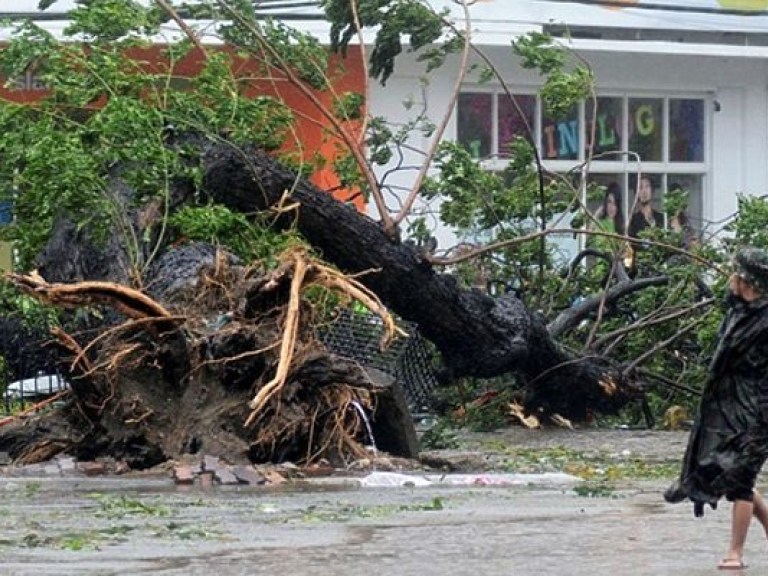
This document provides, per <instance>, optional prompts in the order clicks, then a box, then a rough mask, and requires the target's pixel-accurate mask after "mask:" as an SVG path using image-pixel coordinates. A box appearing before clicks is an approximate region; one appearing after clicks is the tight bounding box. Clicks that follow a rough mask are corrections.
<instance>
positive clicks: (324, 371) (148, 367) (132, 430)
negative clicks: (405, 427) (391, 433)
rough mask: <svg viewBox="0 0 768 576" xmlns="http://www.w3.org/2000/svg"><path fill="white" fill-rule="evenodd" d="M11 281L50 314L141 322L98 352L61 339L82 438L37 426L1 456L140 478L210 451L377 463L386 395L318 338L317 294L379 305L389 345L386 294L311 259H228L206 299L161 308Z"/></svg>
mask: <svg viewBox="0 0 768 576" xmlns="http://www.w3.org/2000/svg"><path fill="white" fill-rule="evenodd" d="M11 280H12V281H13V282H14V283H15V284H16V285H17V286H19V287H20V288H21V289H22V290H24V291H25V292H26V293H28V294H30V295H32V296H34V297H36V298H38V299H40V300H42V301H44V302H47V303H49V304H54V305H59V306H67V307H76V306H88V307H92V306H94V305H99V306H107V307H111V308H113V309H114V310H116V311H118V312H121V313H123V314H125V315H126V316H128V318H129V320H128V321H126V322H123V323H121V324H118V325H112V326H105V328H104V329H103V331H102V332H101V333H100V334H97V335H96V336H95V337H91V338H90V339H89V340H88V341H85V342H80V341H79V340H78V339H77V338H75V337H73V336H72V335H70V334H68V333H67V332H65V331H64V330H62V329H57V330H55V331H54V336H55V338H56V341H57V342H58V343H59V344H60V346H61V349H62V350H64V351H66V353H67V355H68V359H67V366H68V369H69V372H70V378H68V379H69V380H70V384H71V387H72V392H73V394H72V395H71V401H70V402H69V403H68V405H67V406H66V407H65V408H64V409H63V416H64V420H65V421H67V422H69V424H70V425H71V426H72V427H73V433H72V434H71V437H72V438H79V440H72V442H70V443H67V442H66V441H62V439H61V436H60V430H57V437H56V438H51V437H46V434H45V432H44V428H45V427H44V426H43V427H37V428H36V427H31V428H29V431H30V433H34V438H30V441H29V442H26V443H25V442H23V441H21V440H19V439H20V438H23V436H24V434H23V431H22V430H21V429H18V428H17V429H15V430H14V432H13V433H12V434H10V435H8V438H9V440H8V442H9V443H10V445H8V444H6V445H4V434H5V433H4V432H3V433H0V450H3V447H4V446H5V447H6V448H8V450H9V451H11V452H12V456H13V457H14V458H15V459H17V460H20V459H24V461H27V462H30V461H39V460H41V459H46V458H47V457H51V456H53V455H54V454H55V453H58V452H61V451H67V452H70V453H72V454H76V455H79V456H81V457H89V458H93V457H97V456H100V455H110V456H113V457H115V458H123V459H126V460H127V461H129V463H130V465H131V466H133V467H139V468H140V467H145V466H151V465H154V464H156V463H158V462H159V461H162V460H164V459H167V458H176V457H179V456H180V455H181V454H184V453H187V452H198V451H206V452H208V453H214V454H217V455H219V456H222V457H224V458H228V459H230V460H233V461H234V460H245V459H249V460H251V461H254V462H265V461H272V462H277V461H283V460H293V461H295V462H298V463H304V462H306V463H310V462H313V461H316V460H318V459H321V458H322V459H326V460H329V461H332V462H335V463H336V464H344V463H347V462H349V461H351V460H353V459H356V458H360V457H363V456H365V455H366V451H365V449H364V448H363V446H362V444H361V443H362V442H363V441H367V440H368V438H367V436H368V434H367V432H366V429H367V427H366V423H365V422H363V418H364V417H365V414H366V413H367V414H371V413H372V411H373V410H374V408H375V397H376V394H377V393H379V388H377V384H376V383H374V382H372V381H371V379H370V376H368V374H367V373H366V372H364V371H363V370H362V369H361V368H360V367H359V366H358V365H357V364H356V363H354V362H351V361H345V360H343V359H340V358H336V357H334V356H333V355H331V354H330V353H329V352H328V351H327V350H326V349H325V348H324V347H323V346H322V345H321V344H320V343H319V342H317V341H316V340H315V339H314V330H313V326H312V323H313V322H315V321H316V318H315V316H316V312H314V309H313V305H312V304H311V302H310V300H308V299H307V296H306V294H307V291H308V290H310V289H312V290H313V291H314V293H317V292H318V291H317V287H321V288H322V289H324V290H328V291H330V292H332V293H333V294H334V295H335V296H334V297H335V300H336V301H339V300H341V301H348V302H349V301H351V300H356V301H358V302H360V303H362V304H363V305H364V306H366V307H368V308H370V309H371V310H372V311H373V312H375V313H376V314H378V315H379V317H380V318H381V320H382V325H383V333H382V342H381V344H382V346H383V345H385V344H386V343H387V342H389V341H390V340H391V339H392V338H394V337H395V336H396V335H397V334H402V333H403V332H402V331H400V330H399V329H398V328H397V327H396V326H395V323H394V321H393V319H392V317H391V315H390V314H389V313H388V312H387V310H386V309H385V308H384V306H383V305H382V304H381V302H380V301H379V300H378V299H377V298H376V296H375V295H374V294H372V293H371V292H370V291H369V290H368V289H366V288H365V287H364V286H362V285H361V284H360V283H359V282H357V281H356V280H354V279H351V278H346V277H345V276H344V275H342V274H341V273H339V272H337V271H335V270H332V269H330V268H328V267H327V266H325V265H323V264H322V263H320V262H318V261H317V260H315V259H314V258H312V257H311V256H310V255H309V254H308V253H307V252H306V250H305V249H303V248H294V249H292V250H289V251H288V252H286V253H285V254H284V255H283V257H282V258H281V261H280V263H279V265H278V266H277V268H276V269H275V270H273V271H272V272H270V273H265V272H264V271H263V270H260V269H259V268H248V267H243V266H239V265H233V264H232V261H231V259H230V258H227V257H224V256H221V255H217V256H216V258H215V259H213V260H211V261H210V265H209V266H204V267H203V268H201V269H200V271H199V274H198V276H197V277H196V278H194V279H190V282H194V289H192V288H190V289H187V288H184V287H183V286H181V287H180V286H178V285H176V284H174V285H173V291H172V293H173V294H174V295H175V299H172V300H169V301H163V303H162V304H161V303H159V302H157V301H156V300H154V299H153V298H152V297H150V296H148V295H146V294H144V293H142V292H139V291H137V290H134V289H132V288H127V287H124V286H120V285H117V284H111V283H105V282H83V283H75V284H71V285H64V284H48V283H46V282H45V280H43V279H42V278H40V277H39V276H36V275H26V276H25V275H13V276H11ZM177 284H178V283H177ZM169 293H170V292H169ZM10 428H15V426H14V425H10V426H6V427H4V430H8V429H10ZM22 446H23V447H22Z"/></svg>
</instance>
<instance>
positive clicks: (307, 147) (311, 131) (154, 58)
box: [0, 45, 365, 211]
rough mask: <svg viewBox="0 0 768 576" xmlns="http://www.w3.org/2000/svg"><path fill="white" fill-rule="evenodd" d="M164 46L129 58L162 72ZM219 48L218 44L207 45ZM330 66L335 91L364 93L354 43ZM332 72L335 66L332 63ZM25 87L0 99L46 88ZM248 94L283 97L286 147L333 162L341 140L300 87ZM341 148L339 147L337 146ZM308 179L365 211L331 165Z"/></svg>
mask: <svg viewBox="0 0 768 576" xmlns="http://www.w3.org/2000/svg"><path fill="white" fill-rule="evenodd" d="M164 48H165V47H164V46H161V45H156V46H153V47H151V48H148V49H134V50H132V51H131V56H132V57H134V58H135V59H136V60H138V61H140V62H143V63H144V65H145V66H146V67H147V69H149V70H155V71H158V72H159V71H166V70H167V68H168V63H167V59H166V58H165V57H164V56H163V54H162V52H163V50H164ZM211 49H214V50H215V49H219V48H211ZM202 58H203V55H202V54H201V52H200V51H199V50H193V51H192V52H191V53H190V54H189V55H188V56H187V57H186V58H184V59H183V60H181V61H179V62H177V63H176V65H175V66H174V70H173V74H174V75H175V76H180V77H188V76H194V75H195V74H196V73H197V72H199V70H200V67H201V63H202ZM332 64H340V65H341V69H342V70H343V73H341V74H334V77H335V78H336V79H335V81H334V90H335V91H336V92H337V93H338V94H343V93H345V92H358V93H364V90H365V73H364V67H363V65H362V61H361V52H360V49H359V48H358V47H355V46H351V47H349V49H348V51H347V54H346V57H344V58H342V57H340V56H339V57H336V58H335V59H334V60H333V62H332ZM330 68H331V69H332V70H336V69H337V67H336V66H334V65H332V66H331V67H330ZM233 71H234V73H235V75H236V76H246V77H247V76H251V77H257V76H259V75H263V71H259V66H258V63H257V62H256V61H255V60H252V59H243V58H240V57H235V56H233ZM25 80H26V87H24V88H13V89H7V88H5V87H2V86H0V98H3V99H6V100H11V101H14V102H29V103H31V102H35V101H37V100H39V99H40V98H42V97H43V96H44V95H45V94H46V92H45V90H42V89H35V87H34V86H33V84H34V74H33V72H30V73H28V75H27V77H26V79H25ZM246 94H248V95H271V96H276V97H278V98H280V99H281V100H283V101H284V102H285V103H286V104H287V105H288V106H289V107H290V108H291V109H292V110H294V111H295V112H296V117H297V122H296V124H295V134H296V135H295V139H291V137H290V136H289V141H288V142H286V145H285V147H284V148H285V150H286V151H292V152H296V153H299V155H300V158H301V159H302V160H306V161H311V160H312V158H313V157H314V156H315V155H316V154H317V153H320V154H321V155H322V156H323V157H324V158H326V159H327V160H328V161H329V163H330V162H332V161H333V159H334V158H335V156H336V154H337V150H336V147H337V144H339V143H340V140H338V139H337V138H333V137H331V136H329V131H331V130H332V124H331V122H330V121H329V120H327V119H326V118H325V117H324V116H323V114H322V113H321V112H320V110H319V109H318V107H317V106H315V105H314V104H313V103H312V101H311V99H310V98H308V97H307V96H305V95H304V94H303V93H302V92H301V91H300V90H298V89H297V88H295V87H294V86H293V85H291V84H290V83H289V82H288V81H287V80H285V79H280V80H267V79H262V80H254V81H252V82H251V84H250V86H249V88H248V89H247V90H246ZM315 95H316V96H317V97H318V98H319V100H320V101H321V102H322V103H323V104H324V105H325V106H327V107H329V108H330V106H331V102H332V95H331V94H328V93H315ZM346 129H347V130H349V131H350V133H351V134H352V136H353V137H354V138H358V136H359V126H346ZM342 148H343V147H342ZM311 180H312V182H313V183H314V184H315V185H317V186H318V187H320V188H322V189H324V190H333V195H334V196H335V197H336V198H338V199H339V200H342V201H348V200H350V199H351V200H352V201H353V202H354V204H355V206H356V207H357V208H358V209H359V210H361V211H364V210H365V200H364V198H363V196H362V195H361V194H357V193H356V191H354V190H348V189H340V190H336V188H338V187H339V179H338V178H337V177H336V175H335V174H334V173H333V171H332V169H331V168H330V167H329V168H322V169H320V170H318V171H317V172H316V173H315V174H313V175H312V177H311Z"/></svg>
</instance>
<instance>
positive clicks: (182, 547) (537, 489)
mask: <svg viewBox="0 0 768 576" xmlns="http://www.w3.org/2000/svg"><path fill="white" fill-rule="evenodd" d="M625 438H628V437H625ZM671 439H672V437H665V438H662V440H661V442H663V444H664V445H661V444H659V442H657V443H656V444H654V446H655V449H656V450H657V451H659V450H661V451H665V450H666V451H669V453H671V454H674V453H676V452H677V448H670V447H669V445H668V444H669V441H670V440H671ZM578 440H579V441H583V440H584V438H583V437H580V438H579V439H578ZM674 441H675V442H677V443H678V444H679V441H680V437H674ZM620 445H626V443H625V442H624V441H623V439H621V438H620ZM414 474H415V475H417V476H418V475H419V474H420V473H418V472H415V473H414ZM486 478H493V476H487V477H486ZM530 478H531V480H532V482H525V481H523V482H522V483H517V484H514V485H483V486H479V485H458V486H449V485H445V484H432V485H429V486H423V487H386V488H382V487H374V488H366V487H361V486H360V485H359V483H358V482H357V481H355V480H354V479H343V478H333V479H323V480H315V481H311V482H307V481H302V482H290V483H288V484H287V485H284V486H280V487H275V488H265V487H258V486H257V487H224V486H217V487H211V488H202V487H200V486H197V485H196V486H191V487H189V486H175V485H174V484H173V483H172V482H170V481H169V479H168V478H151V477H147V478H124V477H105V478H85V477H70V478H58V477H40V478H36V477H6V478H0V574H2V575H6V574H8V575H33V574H34V575H48V574H56V575H61V574H64V575H69V574H77V575H79V574H83V575H97V574H98V575H112V574H165V575H188V574H192V575H196V574H201V575H202V574H206V575H208V574H214V575H215V576H228V575H236V574H274V575H280V576H298V575H302V576H303V575H309V574H328V575H333V576H346V575H350V576H353V575H354V576H359V575H363V576H366V575H370V576H379V575H392V576H410V575H414V576H417V575H418V576H438V575H441V576H442V575H451V576H464V575H466V576H481V575H482V576H495V575H504V576H507V575H529V574H530V575H536V576H539V575H545V576H547V575H563V576H587V575H590V576H592V575H611V576H613V575H636V576H646V575H648V576H650V575H672V574H674V575H691V576H697V575H710V574H712V575H713V574H723V572H719V571H718V570H716V568H715V565H716V563H717V560H718V559H719V557H720V555H721V553H722V552H723V551H724V550H725V546H726V544H727V539H728V530H729V506H728V505H727V503H723V505H722V506H721V507H720V508H719V509H718V510H716V511H711V510H707V513H706V515H705V516H704V518H701V519H696V518H694V517H693V515H692V511H691V508H690V506H688V505H686V504H680V505H676V506H671V505H667V504H666V503H664V502H663V500H662V498H661V492H662V491H663V490H664V488H665V487H666V486H667V484H668V481H667V480H650V481H634V482H626V483H624V484H623V485H622V486H620V487H617V488H616V489H612V490H608V491H605V492H604V493H590V494H585V493H584V491H583V490H580V489H579V486H580V485H581V483H580V482H578V481H574V480H572V479H567V478H566V479H559V480H557V481H555V482H550V483H541V482H540V481H539V480H540V478H539V477H535V476H531V477H530ZM746 560H747V562H748V564H749V567H748V569H746V570H744V571H731V572H728V573H730V574H739V573H743V574H755V575H757V574H767V573H768V545H766V540H765V537H764V535H763V534H762V533H761V530H760V529H759V526H757V525H754V526H753V530H752V531H751V533H750V535H749V540H748V544H747V555H746Z"/></svg>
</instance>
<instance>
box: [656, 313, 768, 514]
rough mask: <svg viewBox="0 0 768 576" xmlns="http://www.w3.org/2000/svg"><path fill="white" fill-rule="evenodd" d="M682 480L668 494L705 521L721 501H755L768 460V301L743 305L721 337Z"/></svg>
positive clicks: (728, 319) (725, 322)
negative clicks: (758, 480) (708, 511)
mask: <svg viewBox="0 0 768 576" xmlns="http://www.w3.org/2000/svg"><path fill="white" fill-rule="evenodd" d="M718 339H719V343H718V346H717V350H716V351H715V354H714V356H713V358H712V362H711V364H710V375H709V378H708V380H707V382H706V384H705V386H704V391H703V393H702V398H701V403H700V406H699V414H698V418H697V419H696V422H695V424H694V427H693V429H692V430H691V435H690V437H689V439H688V447H687V449H686V453H685V459H684V461H683V467H682V471H681V474H680V479H679V480H678V481H677V482H676V483H675V484H673V485H672V486H671V487H670V489H669V490H667V492H666V493H665V498H666V499H667V500H668V501H670V502H681V501H682V500H685V499H686V498H688V499H690V500H691V501H692V502H693V503H694V513H695V514H696V515H697V516H701V515H702V514H703V512H704V505H705V504H709V505H711V506H712V507H713V508H714V507H716V505H717V502H718V500H719V499H720V498H722V497H723V496H725V497H726V498H728V499H729V500H751V499H752V491H753V488H754V485H755V480H756V478H757V475H758V473H759V472H760V469H761V468H762V466H763V463H764V462H765V460H766V458H767V457H768V298H761V299H759V300H756V301H754V302H751V303H747V302H744V301H741V300H739V301H737V302H735V303H734V304H733V306H732V307H731V308H730V309H729V311H728V313H727V315H726V317H725V319H724V320H723V324H722V326H721V327H720V332H719V335H718Z"/></svg>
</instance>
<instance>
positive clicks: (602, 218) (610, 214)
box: [595, 182, 624, 235]
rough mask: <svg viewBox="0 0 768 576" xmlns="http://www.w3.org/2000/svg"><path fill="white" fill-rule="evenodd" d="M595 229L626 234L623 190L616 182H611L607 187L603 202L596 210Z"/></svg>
mask: <svg viewBox="0 0 768 576" xmlns="http://www.w3.org/2000/svg"><path fill="white" fill-rule="evenodd" d="M595 229H596V230H601V231H602V232H611V233H613V234H621V235H623V234H624V214H623V213H622V210H621V190H620V188H619V185H618V184H617V183H616V182H611V183H610V184H608V187H607V188H606V189H605V196H604V197H603V203H602V205H601V206H600V208H598V209H597V211H596V212H595Z"/></svg>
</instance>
